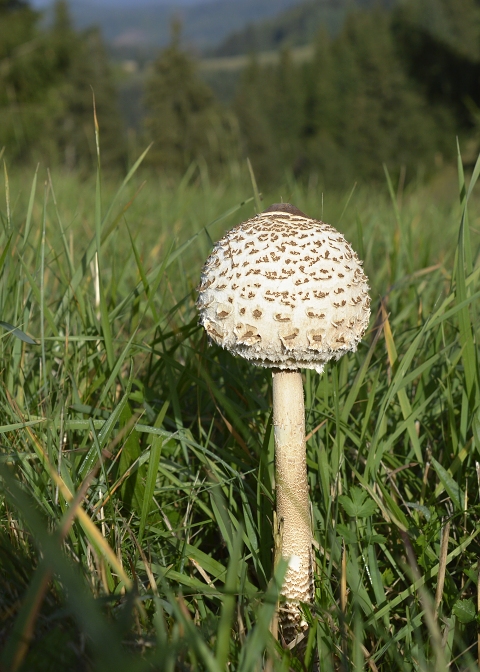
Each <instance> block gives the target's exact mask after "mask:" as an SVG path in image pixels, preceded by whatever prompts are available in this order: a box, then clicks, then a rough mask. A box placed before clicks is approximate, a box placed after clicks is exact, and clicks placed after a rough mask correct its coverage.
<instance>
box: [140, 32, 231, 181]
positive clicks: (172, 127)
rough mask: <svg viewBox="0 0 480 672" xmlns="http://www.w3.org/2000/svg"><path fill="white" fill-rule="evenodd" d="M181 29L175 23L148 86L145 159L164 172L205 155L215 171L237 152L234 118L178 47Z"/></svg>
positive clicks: (181, 168)
mask: <svg viewBox="0 0 480 672" xmlns="http://www.w3.org/2000/svg"><path fill="white" fill-rule="evenodd" d="M179 32H180V29H179V26H177V27H175V28H174V34H173V39H172V42H171V44H170V45H169V46H168V47H167V48H166V49H164V50H163V51H161V52H160V54H159V56H158V58H157V59H156V61H155V62H154V64H153V70H152V73H151V75H150V78H149V79H148V81H147V84H146V89H145V99H144V103H145V108H146V117H145V134H146V137H147V140H149V141H153V143H154V144H153V147H152V149H151V151H150V153H149V155H148V160H149V161H150V163H153V164H155V165H156V166H158V167H159V168H161V169H162V170H164V171H166V172H172V173H181V172H184V171H185V170H186V168H188V166H189V165H190V164H191V162H192V161H194V160H197V159H200V158H203V159H205V161H206V162H207V165H208V166H209V168H211V169H212V170H213V171H215V170H216V169H217V168H218V167H220V166H222V165H224V164H225V162H227V161H228V160H229V158H230V157H231V156H232V155H234V154H235V152H236V143H237V131H236V127H235V121H234V119H233V117H232V115H231V114H229V113H227V112H226V111H224V110H223V109H222V108H221V106H220V105H219V104H218V103H217V101H216V100H215V97H214V95H213V92H212V90H211V89H210V88H209V86H208V85H207V84H206V83H204V82H203V81H202V80H201V79H200V77H199V76H198V74H197V72H196V68H195V63H194V61H193V59H192V58H191V57H190V56H189V55H188V54H187V53H185V52H184V51H183V50H182V49H181V48H180V34H179Z"/></svg>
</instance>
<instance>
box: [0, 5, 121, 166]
mask: <svg viewBox="0 0 480 672" xmlns="http://www.w3.org/2000/svg"><path fill="white" fill-rule="evenodd" d="M38 20H39V15H38V14H37V13H35V12H33V11H32V10H31V9H29V8H28V7H26V6H25V7H24V6H23V4H22V5H18V6H15V7H13V8H12V10H11V11H9V12H7V13H6V14H5V15H4V16H2V20H1V22H0V145H2V146H3V145H5V146H7V147H8V148H9V156H10V157H11V158H12V159H16V160H18V161H32V159H33V160H34V161H39V160H43V161H46V162H47V163H49V164H54V165H55V164H61V165H64V166H65V167H66V168H67V169H72V168H82V167H83V168H91V166H92V161H93V160H94V158H95V149H94V148H95V142H94V138H93V134H92V132H91V129H92V127H93V126H92V118H93V95H92V92H93V93H95V99H96V109H97V117H98V118H99V121H100V124H101V125H102V129H103V128H104V129H105V133H104V134H102V146H103V148H104V157H103V160H104V162H105V164H106V165H110V166H113V165H115V164H117V165H118V163H119V161H121V160H122V158H123V140H122V133H123V130H122V127H121V123H120V117H119V113H118V109H117V105H116V94H115V90H114V87H113V84H112V78H111V75H110V71H109V66H108V63H107V57H106V53H105V51H104V48H103V44H102V40H101V37H100V34H99V33H98V32H97V31H95V30H91V31H87V32H85V33H83V34H78V33H76V32H75V31H74V30H73V28H72V27H71V24H70V19H69V15H68V8H67V4H66V2H65V0H58V2H57V3H56V5H55V20H54V22H53V25H52V27H51V28H50V29H49V30H48V31H41V30H40V29H39V28H38V25H37V24H38ZM106 120H108V124H107V123H105V124H103V122H104V121H105V122H106Z"/></svg>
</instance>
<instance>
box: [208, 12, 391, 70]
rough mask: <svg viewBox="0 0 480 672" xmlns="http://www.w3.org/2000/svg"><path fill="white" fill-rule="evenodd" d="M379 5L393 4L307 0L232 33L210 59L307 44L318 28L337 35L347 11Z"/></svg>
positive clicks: (213, 52)
mask: <svg viewBox="0 0 480 672" xmlns="http://www.w3.org/2000/svg"><path fill="white" fill-rule="evenodd" d="M379 4H380V5H383V6H386V7H389V6H392V5H393V4H395V0H383V2H378V0H306V1H304V2H301V3H300V4H297V5H295V6H293V7H288V8H287V9H285V10H283V11H282V12H280V13H278V14H277V15H276V16H273V17H269V18H267V19H264V20H261V21H259V22H257V23H249V24H248V25H247V26H245V27H244V28H242V29H241V30H237V31H235V32H233V33H231V34H230V35H228V36H227V37H226V38H225V40H224V41H223V42H222V43H221V44H220V45H219V46H218V47H217V48H216V49H214V50H213V51H212V56H220V57H222V56H238V55H240V54H248V53H251V52H264V51H272V50H275V49H279V48H281V47H285V46H288V47H294V46H299V45H304V44H308V43H309V42H310V41H311V40H312V38H313V37H314V35H315V34H316V33H317V31H318V30H319V28H320V26H324V27H325V28H326V30H327V31H328V33H330V34H331V35H336V34H337V33H338V32H339V31H340V29H341V27H342V25H343V22H344V19H345V16H346V14H347V13H348V12H349V11H351V10H352V9H355V8H362V7H368V6H373V5H379Z"/></svg>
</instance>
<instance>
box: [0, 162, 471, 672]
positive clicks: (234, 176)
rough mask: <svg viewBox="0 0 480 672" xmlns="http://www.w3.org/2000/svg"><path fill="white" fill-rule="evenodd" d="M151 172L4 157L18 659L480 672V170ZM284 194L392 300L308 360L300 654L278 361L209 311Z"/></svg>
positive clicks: (3, 503)
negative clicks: (233, 243) (332, 231)
mask: <svg viewBox="0 0 480 672" xmlns="http://www.w3.org/2000/svg"><path fill="white" fill-rule="evenodd" d="M7 158H8V157H7ZM140 163H141V157H140V159H139V161H138V162H137V164H135V165H134V166H133V167H132V169H131V170H130V172H129V174H128V175H127V177H126V178H125V179H123V178H122V177H120V178H118V179H117V178H115V177H111V176H110V177H107V176H102V174H101V171H100V170H99V171H98V174H97V175H96V176H95V175H94V176H92V177H91V178H89V179H83V180H80V179H79V177H78V176H76V175H75V174H62V173H60V172H59V173H55V171H54V172H53V173H52V174H51V175H50V173H49V172H47V171H46V170H45V169H44V168H43V167H39V168H38V169H37V170H35V169H32V170H29V171H27V170H23V171H15V170H12V171H9V170H8V162H7V163H6V164H5V166H4V168H5V169H4V172H3V190H2V201H1V204H0V217H1V224H2V226H1V229H0V268H1V275H0V306H1V322H0V324H1V327H2V329H1V333H0V376H1V385H0V404H1V418H2V419H1V426H0V516H1V527H0V568H1V573H0V648H1V654H0V667H1V669H2V670H5V672H7V671H8V672H15V671H17V670H18V671H21V670H25V671H26V670H35V671H36V670H52V669H68V670H82V671H83V670H96V671H97V670H98V671H99V672H100V671H101V672H110V671H112V672H113V671H115V672H123V671H125V672H127V671H128V672H133V671H135V672H136V671H137V670H138V671H141V670H159V671H162V672H163V671H165V672H167V671H172V672H173V671H174V670H208V671H209V672H220V671H224V670H225V669H228V670H238V671H242V672H247V671H250V670H251V671H254V670H255V671H256V670H261V669H266V670H267V669H268V670H279V671H280V670H289V669H293V670H299V671H300V670H314V669H321V670H322V672H323V671H325V672H329V671H333V670H343V671H346V670H357V671H359V670H379V671H385V670H389V671H390V670H401V671H407V670H408V671H413V670H415V671H416V670H422V671H423V670H425V671H426V670H432V671H433V670H434V671H435V672H437V671H438V672H444V671H446V670H472V671H473V670H478V665H477V659H478V655H479V650H480V634H479V627H480V615H479V613H480V580H479V571H480V560H479V558H480V536H479V532H480V526H479V524H480V520H479V519H480V499H479V497H480V380H479V369H478V358H479V352H478V334H480V316H479V305H480V303H479V298H480V284H479V276H480V263H479V262H480V256H479V252H480V210H479V203H480V199H478V196H477V195H476V191H478V187H477V188H476V189H475V183H476V181H477V178H478V176H479V173H480V164H477V165H476V167H475V169H474V170H473V173H472V175H470V176H468V179H466V178H465V176H464V174H463V168H462V162H461V160H459V162H458V171H457V172H458V175H456V174H455V171H454V169H453V168H452V169H451V170H450V169H449V170H446V171H445V172H444V173H443V174H442V176H441V177H438V178H436V179H435V180H433V181H431V182H430V183H423V182H422V181H421V180H420V179H419V180H418V181H417V182H415V181H413V182H412V183H410V184H409V185H407V187H404V186H403V184H402V180H401V179H400V180H397V179H394V178H393V177H392V176H390V175H389V174H388V172H386V174H385V181H384V182H382V183H379V184H376V185H373V186H371V187H360V186H357V187H355V186H354V185H352V187H351V189H350V190H348V191H346V192H342V193H333V192H326V193H322V190H321V188H320V186H319V185H318V184H316V183H315V182H314V181H311V182H310V183H309V184H302V183H299V182H296V181H295V180H293V179H289V178H285V180H284V182H283V183H282V184H281V185H279V186H278V188H277V189H275V190H271V191H268V192H264V193H263V194H262V195H261V197H260V196H259V194H258V193H257V192H256V190H255V188H254V185H252V183H251V180H250V176H249V172H248V169H247V167H246V166H244V165H233V166H231V167H230V168H229V169H228V170H226V171H225V175H224V177H223V179H222V181H221V182H213V181H211V180H210V179H209V175H208V171H207V169H206V167H205V165H203V164H199V165H197V164H192V166H191V168H190V169H189V170H188V172H187V173H186V174H185V176H184V177H183V179H181V180H180V181H170V180H167V179H162V178H161V177H159V176H158V175H155V174H154V173H149V172H144V171H143V167H142V166H141V165H140ZM102 177H103V179H102ZM397 182H399V184H398V185H397ZM259 189H260V191H262V185H259ZM260 198H261V199H262V203H260ZM280 200H284V201H287V202H291V203H294V204H295V205H296V206H297V207H299V208H300V209H301V210H303V211H304V212H306V213H307V214H309V215H310V216H312V217H316V218H319V219H323V220H324V221H326V222H328V223H330V224H332V225H333V226H335V227H336V228H338V229H339V230H340V231H342V232H343V233H345V236H346V238H347V239H348V240H349V241H350V242H351V243H352V245H353V247H354V249H356V251H357V252H358V254H359V256H360V258H362V259H364V260H365V264H364V268H365V271H366V274H367V276H368V277H369V279H370V285H371V297H372V319H371V323H370V328H369V330H368V331H367V333H366V335H365V337H364V340H363V341H362V343H361V346H360V347H359V348H358V351H357V352H356V353H355V354H353V355H350V356H345V357H343V358H342V359H341V360H340V361H339V362H338V363H334V364H330V365H329V366H328V367H327V368H326V371H325V373H324V374H323V375H322V376H318V375H317V374H315V373H314V372H311V371H307V372H306V373H305V405H306V423H307V453H308V469H309V480H310V493H311V500H312V519H313V527H314V539H315V561H316V575H315V582H316V584H315V585H316V598H315V603H314V604H313V605H308V606H307V605H306V606H305V617H306V619H307V621H308V622H309V624H310V628H309V631H308V634H307V636H306V638H305V641H304V642H303V646H301V647H300V648H301V651H300V652H296V651H295V650H288V649H284V648H282V646H281V644H280V643H279V642H278V641H276V640H275V639H274V638H273V637H272V634H271V632H270V623H271V620H272V617H273V615H274V612H275V608H276V602H277V599H278V586H279V584H280V582H281V574H282V571H283V570H284V567H283V566H282V565H280V566H279V567H278V568H276V570H274V568H273V566H272V553H273V538H272V517H273V508H274V496H273V483H274V473H273V433H272V421H271V374H270V373H269V371H268V370H264V369H261V368H257V367H254V366H251V365H249V364H248V363H246V362H244V361H241V360H239V359H235V358H233V357H232V356H231V355H229V354H228V353H226V352H225V351H223V350H221V349H219V348H218V347H216V346H214V347H210V346H209V345H208V343H207V340H206V337H205V335H204V334H203V332H202V330H201V329H200V328H199V327H198V325H197V313H196V308H195V299H196V292H195V287H196V285H197V284H198V281H199V277H200V270H201V267H202V265H203V262H204V260H205V259H206V257H207V255H208V253H209V251H210V249H211V246H212V241H215V240H217V239H218V238H219V237H220V236H221V235H222V233H223V232H224V231H226V230H227V229H228V228H230V227H232V226H233V225H235V224H236V223H239V222H240V221H242V220H244V219H247V218H248V217H251V216H253V215H254V214H255V212H256V211H257V210H258V209H259V208H263V207H267V206H268V205H269V204H270V203H273V202H278V201H280ZM318 660H319V661H321V664H320V668H318Z"/></svg>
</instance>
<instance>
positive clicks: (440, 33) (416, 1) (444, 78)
mask: <svg viewBox="0 0 480 672" xmlns="http://www.w3.org/2000/svg"><path fill="white" fill-rule="evenodd" d="M393 26H394V31H395V35H396V42H397V45H398V52H399V54H400V56H401V58H402V61H403V62H404V64H405V67H406V70H407V72H408V75H409V77H410V79H411V80H412V81H414V82H416V83H417V85H418V86H419V88H420V90H421V91H422V92H423V94H424V97H425V99H426V100H427V102H428V103H429V105H431V106H432V107H436V108H439V107H440V108H445V109H447V110H449V111H450V113H452V112H453V114H454V116H455V120H456V122H457V124H459V126H460V127H463V128H465V127H471V126H472V125H473V118H472V112H473V111H476V109H477V108H478V107H479V106H480V94H479V91H478V85H477V84H478V79H479V77H480V7H479V6H478V3H477V2H475V0H413V1H410V0H409V1H408V2H405V3H402V4H401V5H400V6H399V8H398V10H397V11H396V12H395V13H394V17H393Z"/></svg>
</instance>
